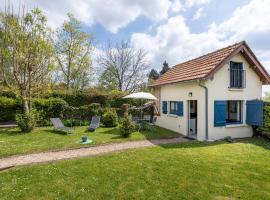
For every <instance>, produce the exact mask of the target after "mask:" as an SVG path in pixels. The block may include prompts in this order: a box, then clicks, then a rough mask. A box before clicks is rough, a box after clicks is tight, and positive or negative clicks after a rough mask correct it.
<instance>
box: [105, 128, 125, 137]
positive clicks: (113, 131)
mask: <svg viewBox="0 0 270 200" xmlns="http://www.w3.org/2000/svg"><path fill="white" fill-rule="evenodd" d="M100 133H102V134H110V135H119V136H120V130H119V128H118V127H115V128H111V129H109V130H105V131H102V132H100Z"/></svg>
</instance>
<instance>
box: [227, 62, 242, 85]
mask: <svg viewBox="0 0 270 200" xmlns="http://www.w3.org/2000/svg"><path fill="white" fill-rule="evenodd" d="M244 87H245V71H244V70H243V63H240V62H233V61H231V62H230V88H244Z"/></svg>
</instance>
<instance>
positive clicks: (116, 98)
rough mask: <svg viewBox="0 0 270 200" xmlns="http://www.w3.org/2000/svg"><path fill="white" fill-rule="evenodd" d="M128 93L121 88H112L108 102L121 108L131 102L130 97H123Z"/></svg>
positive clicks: (113, 106)
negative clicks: (120, 89)
mask: <svg viewBox="0 0 270 200" xmlns="http://www.w3.org/2000/svg"><path fill="white" fill-rule="evenodd" d="M125 95H126V93H124V92H122V91H119V90H112V91H110V92H109V94H108V100H107V104H109V105H110V106H111V107H112V108H121V106H122V105H123V104H126V103H128V102H129V99H123V97H124V96H125Z"/></svg>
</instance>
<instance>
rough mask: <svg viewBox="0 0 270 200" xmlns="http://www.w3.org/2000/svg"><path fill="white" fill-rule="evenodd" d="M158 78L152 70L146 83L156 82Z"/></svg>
mask: <svg viewBox="0 0 270 200" xmlns="http://www.w3.org/2000/svg"><path fill="white" fill-rule="evenodd" d="M158 78H159V73H158V72H157V70H155V69H152V70H151V71H150V73H149V74H148V81H149V82H151V81H153V80H157V79H158Z"/></svg>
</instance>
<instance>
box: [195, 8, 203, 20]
mask: <svg viewBox="0 0 270 200" xmlns="http://www.w3.org/2000/svg"><path fill="white" fill-rule="evenodd" d="M203 16H205V13H204V12H203V8H199V9H198V10H197V11H196V13H195V15H194V16H193V18H192V19H193V20H197V19H200V18H201V17H203Z"/></svg>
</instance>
